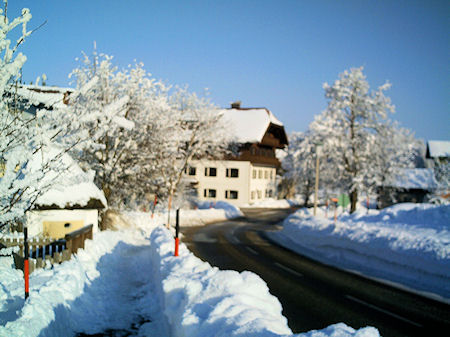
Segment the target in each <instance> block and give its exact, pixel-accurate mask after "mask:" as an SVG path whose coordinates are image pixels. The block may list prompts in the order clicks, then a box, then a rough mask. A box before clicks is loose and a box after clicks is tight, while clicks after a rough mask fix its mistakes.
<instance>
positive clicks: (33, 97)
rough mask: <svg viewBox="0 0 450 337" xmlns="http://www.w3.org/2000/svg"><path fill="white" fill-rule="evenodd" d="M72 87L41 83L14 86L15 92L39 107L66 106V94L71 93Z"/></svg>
mask: <svg viewBox="0 0 450 337" xmlns="http://www.w3.org/2000/svg"><path fill="white" fill-rule="evenodd" d="M73 91H74V90H73V89H72V88H61V87H49V86H40V85H23V84H22V85H20V86H18V87H17V89H16V88H13V93H14V94H17V95H18V96H19V97H20V98H22V99H23V100H25V101H27V102H28V103H29V104H31V105H32V106H35V107H39V108H47V109H49V108H56V107H60V106H64V95H65V94H66V93H71V92H73Z"/></svg>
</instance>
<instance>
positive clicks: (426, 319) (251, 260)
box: [181, 209, 450, 337]
mask: <svg viewBox="0 0 450 337" xmlns="http://www.w3.org/2000/svg"><path fill="white" fill-rule="evenodd" d="M290 212H291V210H263V209H249V210H246V211H245V210H244V213H245V215H246V217H245V218H240V219H236V220H232V221H225V222H220V223H215V224H211V225H208V226H204V227H186V228H182V229H181V231H182V233H183V238H182V240H183V241H184V242H185V243H186V244H187V246H188V247H189V249H190V250H191V251H192V252H193V253H194V254H195V255H196V256H197V257H199V258H201V259H202V260H204V261H208V262H209V263H210V264H212V265H213V266H217V267H219V268H220V269H232V270H237V271H243V270H250V271H253V272H255V273H256V274H258V275H259V276H261V278H263V279H264V281H265V282H266V283H267V285H268V287H269V289H270V292H271V293H272V294H273V295H275V296H277V297H278V299H279V300H280V302H281V304H282V306H283V315H284V316H286V317H287V319H288V324H289V326H290V328H291V329H292V331H294V332H295V333H299V332H306V331H309V330H313V329H323V328H325V327H327V326H328V325H330V324H334V323H338V322H344V323H346V324H347V325H350V326H352V327H353V328H361V327H365V326H374V327H376V328H378V330H379V331H380V334H381V336H384V337H389V336H396V337H399V336H441V335H445V334H442V333H443V331H447V333H448V332H449V331H450V305H448V304H445V303H441V302H438V301H434V300H431V299H429V298H425V297H422V296H419V295H417V294H412V293H408V292H405V291H403V290H399V289H397V288H393V287H390V286H388V285H386V284H382V283H378V282H376V281H373V280H369V279H367V278H364V277H361V276H358V275H355V274H353V273H348V272H345V271H341V270H339V269H336V268H333V267H330V266H326V265H324V264H321V263H318V262H316V261H313V260H311V259H309V258H306V257H304V256H301V255H297V254H295V253H293V252H291V251H289V250H287V249H285V248H283V247H280V246H278V245H276V244H274V243H273V242H271V241H270V240H268V239H267V237H266V236H265V233H266V232H267V231H273V230H278V229H279V228H280V227H279V225H278V223H279V222H280V221H281V220H282V219H283V218H284V217H286V216H287V215H288V214H289V213H290ZM438 332H439V333H438Z"/></svg>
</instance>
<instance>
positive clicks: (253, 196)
mask: <svg viewBox="0 0 450 337" xmlns="http://www.w3.org/2000/svg"><path fill="white" fill-rule="evenodd" d="M250 198H251V199H252V200H254V199H255V191H252V192H251V193H250Z"/></svg>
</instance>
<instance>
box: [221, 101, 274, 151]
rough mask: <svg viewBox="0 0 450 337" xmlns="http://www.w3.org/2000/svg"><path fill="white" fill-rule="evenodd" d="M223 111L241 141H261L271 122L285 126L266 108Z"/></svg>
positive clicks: (234, 133) (237, 139)
mask: <svg viewBox="0 0 450 337" xmlns="http://www.w3.org/2000/svg"><path fill="white" fill-rule="evenodd" d="M222 113H223V116H224V119H225V121H226V122H227V123H229V124H230V129H231V130H232V132H233V136H234V138H235V140H236V141H237V142H239V143H258V142H261V141H262V139H263V137H264V135H265V133H266V131H267V129H268V128H269V126H270V125H271V124H273V125H277V126H280V127H283V123H281V122H280V121H279V120H278V119H277V118H276V117H275V116H274V115H273V114H272V112H271V111H270V110H268V109H266V108H239V109H223V110H222Z"/></svg>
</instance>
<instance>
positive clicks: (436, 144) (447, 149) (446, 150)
mask: <svg viewBox="0 0 450 337" xmlns="http://www.w3.org/2000/svg"><path fill="white" fill-rule="evenodd" d="M426 158H427V159H430V160H433V161H435V162H438V163H442V164H444V163H449V162H450V141H445V140H430V141H428V143H427V153H426Z"/></svg>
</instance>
